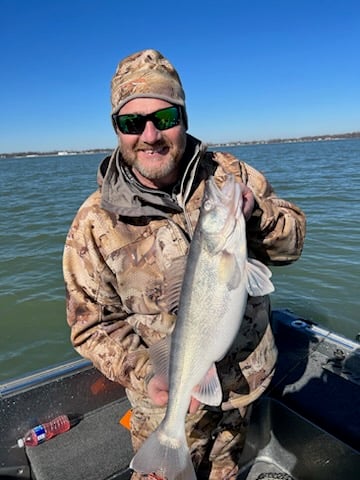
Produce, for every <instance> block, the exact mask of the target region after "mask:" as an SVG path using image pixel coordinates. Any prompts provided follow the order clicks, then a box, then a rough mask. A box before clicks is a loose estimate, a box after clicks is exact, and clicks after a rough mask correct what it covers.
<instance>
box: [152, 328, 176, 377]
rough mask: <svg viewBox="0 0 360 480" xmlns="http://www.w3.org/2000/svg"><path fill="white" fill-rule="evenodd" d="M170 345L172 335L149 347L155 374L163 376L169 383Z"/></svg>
mask: <svg viewBox="0 0 360 480" xmlns="http://www.w3.org/2000/svg"><path fill="white" fill-rule="evenodd" d="M170 346H171V335H168V336H167V337H165V338H163V339H162V340H159V341H158V342H157V343H155V344H154V345H151V346H150V347H149V355H150V361H151V363H152V366H153V370H154V374H155V375H159V376H160V377H162V378H163V379H164V380H165V382H166V383H167V384H168V383H169V362H170Z"/></svg>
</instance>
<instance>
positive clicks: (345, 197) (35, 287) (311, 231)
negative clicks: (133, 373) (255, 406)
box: [0, 139, 360, 382]
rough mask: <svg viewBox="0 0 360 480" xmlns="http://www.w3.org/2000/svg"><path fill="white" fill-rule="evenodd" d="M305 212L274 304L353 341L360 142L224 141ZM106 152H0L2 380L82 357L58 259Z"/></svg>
mask: <svg viewBox="0 0 360 480" xmlns="http://www.w3.org/2000/svg"><path fill="white" fill-rule="evenodd" d="M221 149H222V150H228V151H230V152H232V153H234V154H235V155H236V156H237V157H238V158H241V159H243V160H245V161H246V162H248V163H250V164H251V165H253V166H254V167H255V168H257V169H259V170H261V171H262V172H264V173H265V175H266V176H267V178H268V179H269V180H270V182H271V183H272V185H273V187H274V189H275V191H276V193H277V194H278V195H279V196H281V197H283V198H286V199H288V200H291V201H293V202H295V203H297V204H298V205H299V206H300V207H301V208H302V209H303V210H304V211H305V213H306V215H307V222H308V224H307V238H306V243H305V248H304V252H303V255H302V257H301V259H300V260H299V261H298V262H296V263H294V264H293V265H289V266H286V267H274V268H272V270H273V282H274V285H275V288H276V291H275V292H274V294H272V302H273V306H274V307H276V308H289V309H291V310H292V311H294V312H295V313H297V314H299V315H301V316H303V317H305V318H310V319H312V320H314V321H316V322H318V323H320V324H322V325H323V326H325V327H328V328H330V329H333V330H335V331H337V332H339V333H342V334H343V335H346V336H348V337H350V338H352V339H354V338H355V337H356V335H357V334H358V333H359V331H360V320H359V311H360V294H359V273H360V241H359V240H360V236H359V233H360V222H359V199H360V140H359V139H354V140H338V141H327V142H308V143H306V142H304V143H283V144H271V145H251V146H250V145H246V146H238V147H228V148H221ZM102 157H103V155H102V154H93V155H74V156H73V155H71V156H51V157H31V158H11V159H0V166H1V176H0V192H1V210H0V319H1V329H2V332H1V336H0V382H1V381H5V380H7V379H9V378H12V377H14V376H19V375H22V374H24V373H26V372H29V371H32V370H35V369H40V368H43V367H46V366H48V365H53V364H56V363H59V362H62V361H64V360H68V359H72V358H76V357H77V355H76V353H75V352H74V350H73V348H72V346H71V344H70V341H69V328H68V326H67V323H66V319H65V301H64V286H63V279H62V267H61V257H62V250H63V245H64V241H65V237H66V234H67V231H68V229H69V226H70V223H71V221H72V219H73V217H74V215H75V213H76V211H77V209H78V207H79V206H80V204H81V203H82V202H83V201H84V200H85V198H86V197H87V196H88V195H89V194H90V193H91V192H92V191H93V190H94V189H95V188H96V171H97V166H98V164H99V162H100V160H101V158H102Z"/></svg>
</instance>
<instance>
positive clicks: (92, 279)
mask: <svg viewBox="0 0 360 480" xmlns="http://www.w3.org/2000/svg"><path fill="white" fill-rule="evenodd" d="M111 102H112V121H113V126H114V128H115V131H116V134H117V136H118V140H119V146H118V147H117V148H116V149H115V151H114V152H113V153H112V155H111V157H107V158H105V160H103V162H102V163H101V165H100V167H99V172H98V179H99V186H100V188H99V190H98V191H96V192H95V193H93V194H92V195H91V196H90V197H89V198H88V199H87V200H86V201H85V203H84V204H83V205H82V207H81V208H80V210H79V212H78V213H77V215H76V217H75V219H74V222H73V224H72V226H71V228H70V231H69V234H68V237H67V240H66V246H65V251H64V278H65V282H66V289H67V319H68V323H69V325H70V327H71V340H72V342H73V345H74V347H75V349H76V350H77V351H78V352H79V353H80V355H82V356H84V357H86V358H88V359H90V360H91V361H92V362H93V364H94V365H95V366H96V367H97V368H98V369H99V370H100V371H101V372H102V373H103V374H104V375H105V376H107V377H108V378H110V379H111V380H113V381H116V382H119V383H121V384H122V385H124V387H125V388H126V391H127V395H128V398H129V400H130V402H131V405H132V407H133V413H132V420H131V434H132V442H133V447H134V449H135V450H137V449H138V448H139V447H140V445H141V444H142V443H143V441H144V440H145V439H146V438H147V437H148V436H149V434H150V433H151V432H152V431H153V430H154V429H155V428H156V427H157V425H158V424H159V423H160V421H161V419H162V417H163V415H164V413H165V408H166V403H167V389H166V386H165V385H163V384H162V382H161V381H160V380H159V378H158V377H157V376H154V375H153V372H152V366H151V360H149V357H148V355H146V354H144V355H134V353H133V352H137V353H139V352H145V353H146V352H147V349H148V347H149V346H150V345H153V344H154V343H156V342H158V341H159V340H160V339H162V338H164V337H165V336H166V335H168V334H170V333H171V331H172V329H173V327H174V324H175V321H176V313H175V312H176V305H175V306H174V305H170V303H171V302H168V301H167V300H168V299H167V297H166V295H167V294H166V291H165V281H164V279H165V278H169V275H170V274H171V273H172V274H176V272H177V271H180V272H181V268H180V270H179V267H178V265H179V263H182V265H183V264H184V258H185V257H186V253H187V251H188V248H189V243H190V241H191V237H192V234H193V231H194V228H195V225H196V222H197V219H198V215H199V207H200V204H201V199H202V194H203V191H204V183H205V180H206V179H207V178H208V177H209V176H210V175H214V176H216V177H217V178H218V179H219V182H220V183H221V182H222V181H223V179H224V177H225V173H227V172H230V173H233V174H234V175H235V176H236V178H237V180H238V181H239V182H242V183H243V184H244V185H245V187H244V207H243V211H244V215H245V218H246V219H247V235H248V250H249V252H250V255H251V256H253V257H256V258H258V259H259V260H261V261H263V262H264V263H266V264H272V265H282V264H288V263H290V262H292V261H295V260H296V259H298V258H299V256H300V253H301V250H302V246H303V241H304V235H305V217H304V214H303V213H302V211H301V210H300V209H298V208H297V207H296V206H294V205H293V204H291V203H289V202H287V201H285V200H281V199H280V198H278V197H277V196H276V195H275V193H274V191H273V189H272V188H271V185H270V184H269V183H268V181H267V180H266V179H265V177H264V176H263V175H262V174H261V173H259V172H258V171H256V170H255V169H253V168H252V167H250V166H249V165H247V164H246V163H244V162H242V161H239V160H238V159H236V158H235V157H233V156H232V155H230V154H229V153H220V152H210V151H207V149H206V147H205V145H203V144H202V142H201V141H199V140H197V139H196V138H194V137H192V136H191V135H189V134H187V133H186V132H187V126H188V123H187V114H186V107H185V94H184V91H183V88H182V85H181V81H180V78H179V76H178V74H177V72H176V70H175V69H174V67H173V66H172V65H171V64H170V63H169V61H168V60H167V59H166V58H164V57H163V56H162V55H161V54H160V53H159V52H157V51H155V50H145V51H142V52H138V53H135V54H133V55H131V56H129V57H127V58H125V59H124V60H123V61H122V62H120V64H119V65H118V67H117V70H116V72H115V75H114V77H113V79H112V85H111ZM269 314H270V303H269V299H268V298H267V297H255V298H254V297H249V300H248V305H247V309H246V313H245V316H244V319H243V322H242V326H241V330H240V332H239V334H238V336H237V338H236V340H235V342H234V344H233V346H232V347H231V349H230V351H229V352H228V354H227V355H226V356H225V358H224V359H223V360H222V361H221V362H219V364H218V371H219V376H220V379H221V383H222V388H223V397H224V400H223V403H222V405H221V408H219V409H218V410H213V409H208V408H206V406H203V405H199V404H198V403H197V402H196V401H195V400H193V401H192V402H191V404H190V406H189V414H188V416H187V420H186V432H187V440H188V444H189V448H190V451H191V454H192V460H193V463H194V466H195V469H196V470H197V472H198V473H197V474H198V477H199V478H209V479H216V480H218V479H225V478H226V479H233V478H235V477H236V472H237V471H238V470H237V462H238V458H239V455H240V452H241V448H242V446H243V443H244V438H245V435H244V433H245V430H246V421H247V415H248V411H249V409H248V407H249V405H250V404H251V403H252V402H253V401H254V400H255V399H256V398H258V397H259V396H260V395H261V394H262V393H263V392H264V390H265V389H266V387H267V386H268V385H269V383H270V380H271V378H272V375H273V372H274V367H275V362H276V347H275V345H274V339H273V335H272V332H271V328H270V326H269ZM133 478H146V477H141V475H139V474H136V473H135V474H134V476H133ZM149 478H150V477H149Z"/></svg>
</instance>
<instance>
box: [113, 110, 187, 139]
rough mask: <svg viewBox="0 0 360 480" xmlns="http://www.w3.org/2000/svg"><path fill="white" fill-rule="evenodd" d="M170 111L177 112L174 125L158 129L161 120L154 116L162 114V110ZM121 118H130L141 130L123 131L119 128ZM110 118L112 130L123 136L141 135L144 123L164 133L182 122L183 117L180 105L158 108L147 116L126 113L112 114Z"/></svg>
mask: <svg viewBox="0 0 360 480" xmlns="http://www.w3.org/2000/svg"><path fill="white" fill-rule="evenodd" d="M170 109H176V111H177V119H176V123H173V124H172V125H171V126H169V127H166V128H159V126H160V125H159V123H158V122H161V121H162V120H163V119H158V118H157V117H156V115H157V114H158V113H159V112H162V111H164V110H170ZM121 117H122V118H124V117H130V118H131V119H132V120H135V121H138V122H139V125H140V128H141V130H140V128H139V129H135V131H124V129H123V128H122V127H121V126H120V121H119V120H120V118H121ZM111 118H112V122H113V126H114V129H115V130H119V131H120V132H121V133H122V134H123V135H141V134H142V133H143V131H144V130H145V127H146V123H147V122H148V121H151V122H152V123H153V125H154V127H155V128H156V129H157V130H160V131H164V130H169V129H170V128H173V127H176V126H177V125H179V124H180V123H181V121H182V118H183V115H182V108H181V107H180V105H170V106H169V107H165V108H160V109H159V110H156V111H155V112H152V113H149V114H147V115H141V114H140V113H126V114H123V115H118V114H113V115H111Z"/></svg>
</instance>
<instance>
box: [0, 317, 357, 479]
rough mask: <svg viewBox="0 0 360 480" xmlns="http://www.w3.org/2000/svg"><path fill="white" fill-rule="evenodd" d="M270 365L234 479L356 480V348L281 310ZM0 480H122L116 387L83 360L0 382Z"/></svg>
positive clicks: (126, 453) (124, 404)
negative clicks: (60, 424) (34, 432)
mask: <svg viewBox="0 0 360 480" xmlns="http://www.w3.org/2000/svg"><path fill="white" fill-rule="evenodd" d="M273 328H274V331H275V337H276V341H277V345H278V348H279V363H278V367H277V372H276V375H275V377H274V379H273V382H272V384H271V385H270V388H269V390H268V392H267V394H266V396H264V397H263V398H262V399H260V401H258V402H256V404H255V406H254V412H253V415H252V418H251V423H250V428H249V434H248V438H247V442H246V446H245V449H244V452H243V455H242V459H241V469H240V473H239V477H238V478H239V480H261V479H262V480H270V479H274V478H278V479H282V480H314V479H315V478H316V479H317V480H322V479H324V480H325V479H329V478H331V479H332V480H337V479H339V480H343V479H344V478H346V480H355V479H356V480H357V478H358V475H359V471H360V453H359V446H360V417H359V414H358V413H359V411H360V345H359V344H358V343H356V342H352V341H351V340H347V339H345V338H343V337H340V336H338V335H336V334H333V333H331V332H329V331H327V330H324V329H322V328H321V327H319V326H317V325H315V324H313V323H312V322H308V321H305V320H303V319H301V318H298V317H296V316H294V315H293V314H291V313H290V312H287V311H277V312H274V316H273ZM0 406H1V410H0V413H1V425H0V433H1V435H0V460H1V462H0V479H2V480H5V479H8V480H9V479H30V478H31V479H33V480H65V479H66V480H68V479H69V478H71V479H72V480H84V479H86V480H125V479H129V478H130V477H131V472H130V470H129V469H128V465H129V461H130V459H131V457H132V449H131V444H130V435H129V432H128V431H127V430H126V429H125V428H124V427H123V426H122V425H120V424H119V420H120V418H121V417H122V416H123V414H124V413H125V412H126V411H127V410H128V409H129V403H128V401H127V399H126V397H125V393H124V390H123V389H122V387H120V386H119V385H117V384H115V383H112V382H109V381H108V380H106V379H105V378H104V377H103V376H102V375H101V374H100V373H99V372H97V371H96V370H95V369H94V368H93V367H92V366H91V365H90V364H89V363H88V362H86V361H84V360H79V361H75V362H73V363H69V364H66V365H65V366H64V365H62V366H58V367H54V368H53V369H49V370H47V371H46V372H38V373H37V374H34V375H31V376H29V377H26V378H25V379H19V380H17V381H13V382H9V383H8V384H2V385H0ZM63 413H67V414H81V415H83V419H82V420H81V422H80V423H79V424H78V425H76V426H75V427H73V428H72V429H71V430H70V431H69V432H67V433H64V434H62V435H59V436H58V437H55V438H54V439H52V440H51V441H49V442H46V443H44V444H42V445H39V446H37V447H27V448H26V449H20V448H17V447H16V440H17V439H18V438H19V437H21V436H22V435H23V434H24V433H25V432H26V431H27V430H28V429H29V428H30V427H32V426H34V425H35V424H37V423H39V422H40V421H46V420H48V419H51V418H54V417H56V416H57V415H59V414H63Z"/></svg>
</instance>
